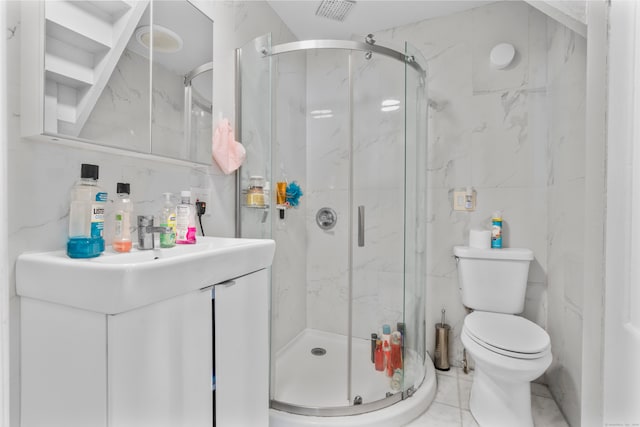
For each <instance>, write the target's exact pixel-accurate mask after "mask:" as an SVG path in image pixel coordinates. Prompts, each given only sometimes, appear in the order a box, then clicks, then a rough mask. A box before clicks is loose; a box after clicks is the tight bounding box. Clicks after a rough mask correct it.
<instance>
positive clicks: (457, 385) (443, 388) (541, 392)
mask: <svg viewBox="0 0 640 427" xmlns="http://www.w3.org/2000/svg"><path fill="white" fill-rule="evenodd" d="M451 373H453V374H454V375H452V374H451ZM437 375H438V377H437V379H438V390H437V393H436V397H435V398H434V401H433V403H432V404H431V406H429V408H428V409H427V411H426V412H425V413H423V414H422V415H420V417H418V418H417V419H416V420H414V421H413V422H411V423H409V424H407V425H406V426H405V427H459V426H462V427H478V423H476V420H475V419H474V418H473V415H472V414H471V411H470V410H469V396H470V394H471V384H472V380H473V377H472V376H468V375H465V374H464V373H463V372H462V369H458V368H456V370H454V369H453V368H452V369H451V371H449V372H448V373H447V374H444V373H441V372H438V373H437ZM531 407H532V412H533V423H534V425H535V427H569V425H568V424H567V422H566V421H565V419H564V416H563V415H562V413H561V412H560V409H559V408H558V405H557V404H556V402H555V401H554V400H553V398H551V393H550V392H549V389H548V388H547V387H546V386H545V385H543V384H538V383H532V384H531Z"/></svg>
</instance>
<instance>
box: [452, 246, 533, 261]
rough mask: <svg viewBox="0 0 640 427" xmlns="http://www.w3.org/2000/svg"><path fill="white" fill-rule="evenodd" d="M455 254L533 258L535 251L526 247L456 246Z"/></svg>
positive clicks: (498, 257)
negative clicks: (482, 247) (488, 247)
mask: <svg viewBox="0 0 640 427" xmlns="http://www.w3.org/2000/svg"><path fill="white" fill-rule="evenodd" d="M453 254H454V255H455V256H457V257H458V258H478V259H505V260H512V261H532V260H533V251H532V250H531V249H526V248H503V249H481V248H471V247H469V246H454V248H453Z"/></svg>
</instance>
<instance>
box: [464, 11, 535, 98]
mask: <svg viewBox="0 0 640 427" xmlns="http://www.w3.org/2000/svg"><path fill="white" fill-rule="evenodd" d="M528 18H529V7H528V6H527V5H526V4H525V3H521V2H507V3H506V4H494V5H488V6H486V7H479V8H476V9H473V30H474V33H475V34H478V35H481V37H475V38H474V40H473V89H474V91H475V92H486V91H496V90H504V89H509V88H516V87H521V86H525V85H527V84H528V78H529V76H528V71H529V55H528V47H529V40H528V36H529V34H528V32H527V31H522V29H523V28H528V24H529V19H528ZM505 42H507V43H511V44H513V45H514V47H515V49H516V56H515V58H514V61H513V62H512V64H511V65H509V66H508V67H506V68H505V69H503V70H498V69H496V68H495V67H494V66H492V65H491V63H490V60H489V53H490V52H491V49H492V48H493V47H494V46H495V45H496V44H498V43H505Z"/></svg>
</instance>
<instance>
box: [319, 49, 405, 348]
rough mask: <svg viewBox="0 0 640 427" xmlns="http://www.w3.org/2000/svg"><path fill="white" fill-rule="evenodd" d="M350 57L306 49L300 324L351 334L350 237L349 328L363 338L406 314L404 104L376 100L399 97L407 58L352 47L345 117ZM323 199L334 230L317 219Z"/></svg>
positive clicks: (343, 54)
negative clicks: (303, 304) (360, 237)
mask: <svg viewBox="0 0 640 427" xmlns="http://www.w3.org/2000/svg"><path fill="white" fill-rule="evenodd" d="M347 61H348V57H347V53H345V52H332V51H319V52H312V53H309V54H308V65H307V69H308V72H309V81H308V86H307V96H308V102H309V104H308V110H309V113H310V114H308V118H307V123H308V132H307V140H308V147H309V148H308V153H307V154H308V157H307V164H308V182H307V194H308V200H307V203H308V207H307V221H308V227H309V229H308V252H307V278H308V282H307V284H308V289H307V293H308V298H307V326H308V327H310V328H313V329H320V330H323V331H329V332H334V333H338V334H342V335H347V334H348V322H349V318H348V314H349V304H348V301H349V288H348V283H349V282H348V280H349V264H348V261H349V252H348V251H349V245H353V311H352V316H353V319H352V325H353V331H352V332H353V335H354V336H355V337H359V338H369V336H370V334H371V333H372V332H377V331H378V330H379V329H380V328H381V325H382V324H383V323H389V324H392V325H395V324H396V322H399V321H402V319H403V318H402V306H403V296H404V294H403V274H402V271H403V249H404V248H403V243H404V237H403V233H404V227H403V222H404V209H403V207H404V200H403V197H404V191H403V186H404V172H403V167H404V149H403V145H404V133H403V123H404V122H403V113H404V111H403V109H399V110H396V111H392V112H383V111H381V102H382V101H383V100H385V99H396V100H398V101H402V100H403V99H404V98H403V92H404V67H403V65H402V64H400V63H396V62H395V61H391V60H389V59H386V58H384V57H382V58H374V59H372V60H371V61H366V60H365V59H364V56H363V54H360V53H355V54H353V55H352V65H353V69H354V74H353V80H352V85H353V94H354V96H353V121H351V118H350V111H349V93H350V91H349V76H348V66H347V64H348V62H347ZM317 110H331V111H332V113H331V114H332V117H326V118H314V114H313V113H311V112H312V111H317ZM352 124H353V155H352V157H353V158H352V161H353V165H354V167H353V190H352V192H351V190H350V188H349V182H350V176H349V167H350V156H349V138H350V133H351V130H350V129H351V125H352ZM350 197H353V213H352V215H353V218H354V225H353V230H352V232H353V235H352V240H349V221H350V219H349V215H350V211H349V203H350V201H351V199H350ZM325 206H328V207H331V208H333V209H334V210H335V211H336V212H337V215H338V221H337V224H336V227H335V228H334V229H333V230H328V231H324V230H321V229H320V228H319V227H317V226H316V223H315V215H316V212H317V211H318V209H319V208H321V207H325ZM358 206H364V207H365V214H366V219H365V246H364V247H358V246H357V244H356V242H357V226H356V223H355V218H356V215H357V213H356V209H357V207H358Z"/></svg>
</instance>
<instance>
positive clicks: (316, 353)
mask: <svg viewBox="0 0 640 427" xmlns="http://www.w3.org/2000/svg"><path fill="white" fill-rule="evenodd" d="M311 354H313V355H314V356H324V355H325V354H327V350H325V349H324V348H322V347H316V348H312V349H311Z"/></svg>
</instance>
